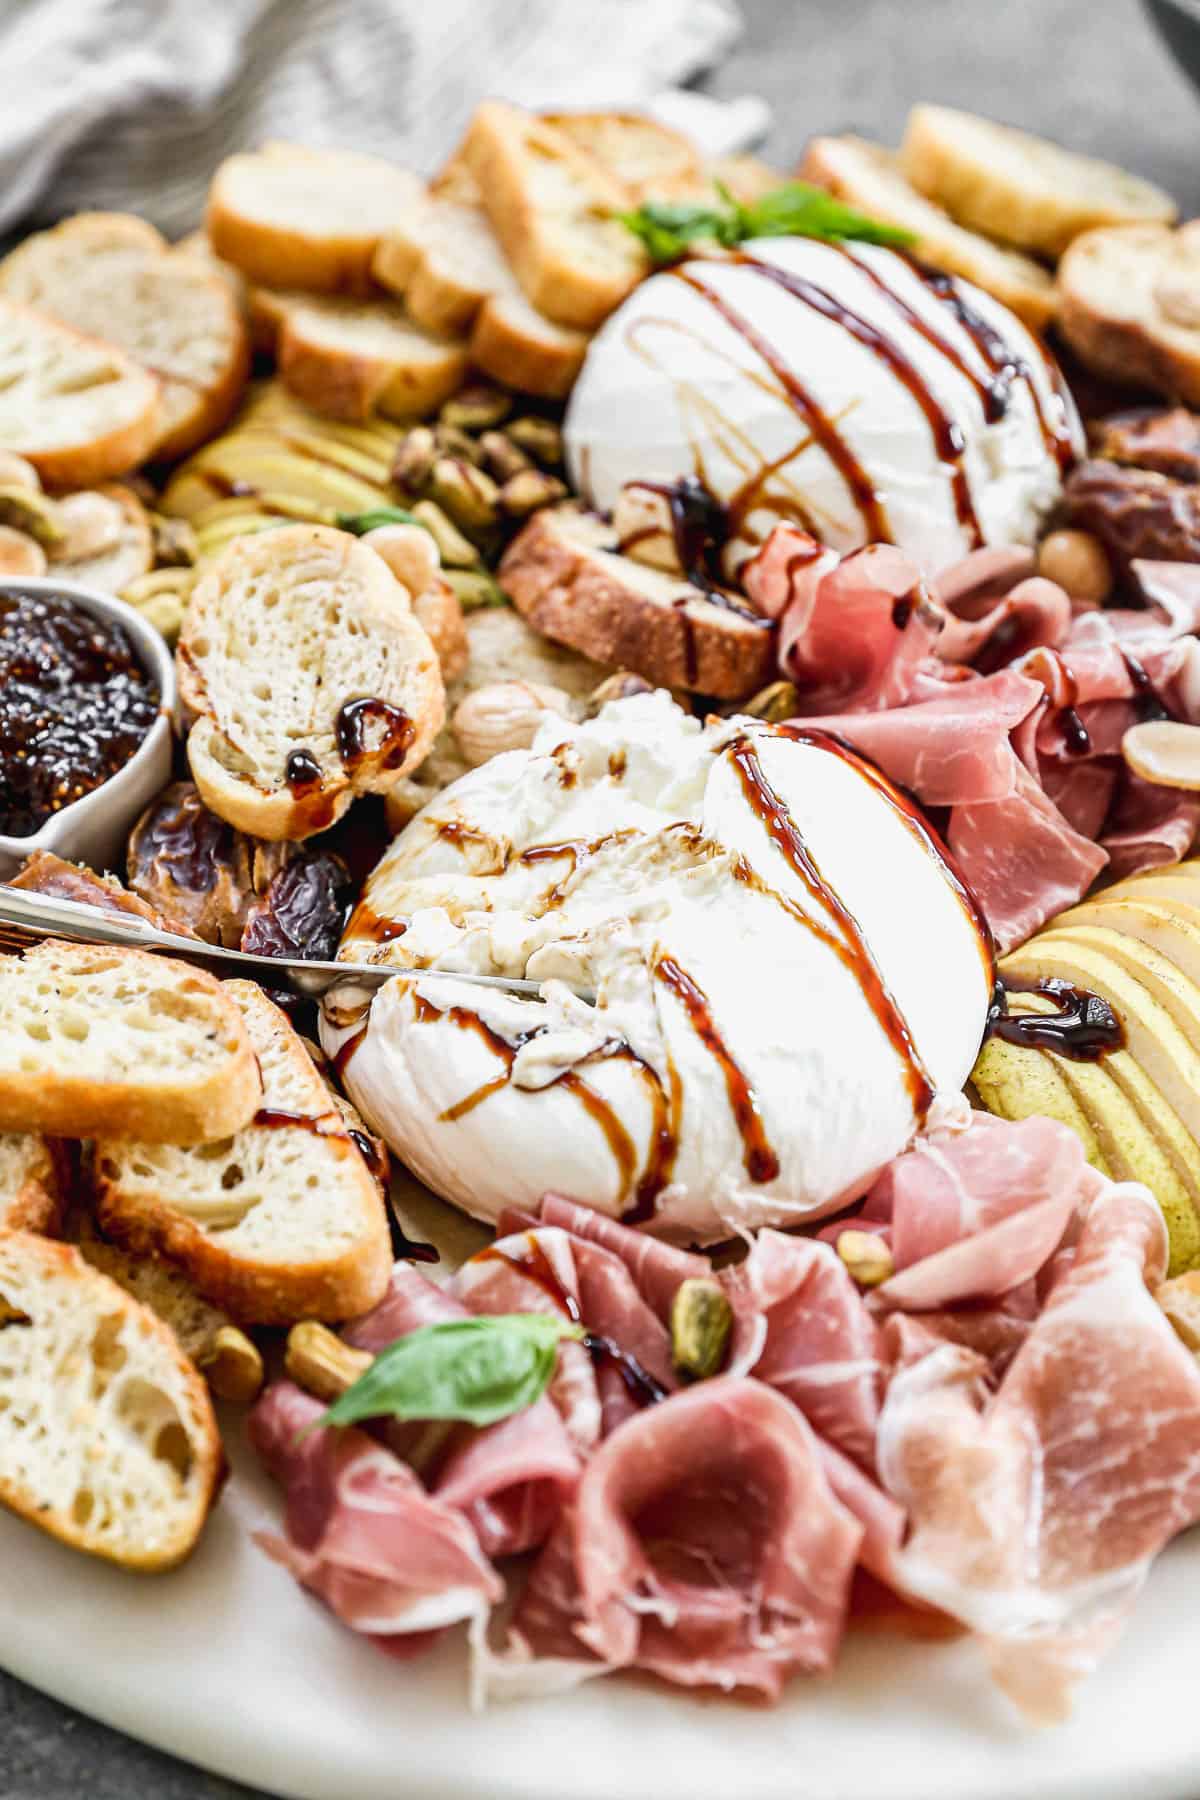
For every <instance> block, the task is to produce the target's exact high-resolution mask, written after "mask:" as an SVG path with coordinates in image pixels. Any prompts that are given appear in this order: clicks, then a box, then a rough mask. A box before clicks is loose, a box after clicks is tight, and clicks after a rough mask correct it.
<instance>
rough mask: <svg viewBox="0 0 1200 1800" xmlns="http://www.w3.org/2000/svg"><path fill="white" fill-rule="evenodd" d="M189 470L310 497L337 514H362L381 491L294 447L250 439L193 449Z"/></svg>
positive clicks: (223, 440)
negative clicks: (275, 445) (335, 508)
mask: <svg viewBox="0 0 1200 1800" xmlns="http://www.w3.org/2000/svg"><path fill="white" fill-rule="evenodd" d="M188 469H189V472H191V473H199V474H205V473H209V474H212V475H214V476H215V477H217V478H218V479H219V480H222V481H234V482H239V483H242V484H244V485H245V486H246V487H248V488H251V489H259V490H261V489H264V488H270V489H271V491H272V492H273V493H279V494H290V495H292V496H293V497H294V498H295V499H297V500H315V501H316V502H317V503H318V504H319V505H322V506H334V507H337V508H338V509H339V510H341V511H343V512H366V511H367V510H368V509H369V508H370V507H373V506H378V505H379V504H380V499H381V490H380V489H379V488H378V487H376V486H374V485H373V484H372V483H371V482H368V481H362V480H360V479H359V477H358V476H356V475H349V474H347V473H346V472H345V470H343V469H331V468H328V467H326V466H325V465H324V464H321V463H315V462H313V461H312V459H311V458H310V457H306V456H297V455H296V454H295V452H294V451H288V450H284V449H282V448H280V449H274V448H272V447H270V445H269V444H267V443H265V442H262V441H258V440H255V439H254V438H241V437H239V436H237V435H235V436H233V437H230V438H218V439H217V441H216V442H215V443H212V444H208V445H206V447H205V448H204V449H203V450H201V451H199V452H197V454H196V455H195V456H193V457H192V459H191V461H190V462H189V464H188Z"/></svg>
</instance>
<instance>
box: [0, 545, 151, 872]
mask: <svg viewBox="0 0 1200 1800" xmlns="http://www.w3.org/2000/svg"><path fill="white" fill-rule="evenodd" d="M0 592H3V593H8V594H27V595H30V596H37V595H39V594H46V595H56V594H57V595H61V596H62V597H63V598H64V599H66V600H72V601H74V603H75V605H76V606H79V607H81V608H82V609H83V611H84V612H89V613H91V614H92V615H93V617H94V618H97V619H102V620H104V622H105V623H106V624H109V625H119V626H120V627H121V628H122V630H123V631H124V632H125V635H126V636H127V637H128V639H129V641H130V643H131V644H132V645H133V649H134V653H135V654H136V656H137V658H138V661H139V662H140V663H141V665H142V667H143V668H144V669H145V670H146V673H147V674H148V675H149V676H150V677H151V679H152V680H153V682H154V684H155V686H156V687H157V688H158V694H159V710H158V717H157V718H156V719H155V721H154V723H153V725H151V727H150V729H149V731H148V732H147V733H146V736H145V737H144V739H143V740H142V742H141V744H140V745H139V746H138V748H137V749H136V750H135V751H134V753H133V755H132V756H131V757H130V759H129V761H128V762H127V763H126V764H125V765H124V766H123V767H122V768H120V769H118V770H117V772H116V774H115V775H110V776H109V778H108V780H107V781H103V782H101V784H100V786H99V787H97V788H93V789H92V792H91V793H90V794H84V796H83V798H82V799H80V800H73V801H72V802H71V804H70V805H69V806H64V807H63V808H62V809H61V811H59V812H56V813H52V814H51V816H50V817H49V818H48V819H47V820H46V822H45V824H44V825H42V826H40V827H39V828H38V830H37V831H35V832H33V833H32V835H31V836H29V837H8V836H5V835H4V833H2V832H0V881H7V880H8V878H9V876H11V875H15V874H16V872H17V870H18V869H19V868H20V866H21V864H22V863H23V862H24V861H25V858H26V857H27V856H32V854H33V852H34V851H35V850H53V851H54V852H55V854H56V855H58V856H64V857H67V858H68V859H69V860H70V861H71V862H82V863H87V864H89V865H90V867H92V868H94V869H107V868H111V867H112V865H113V864H114V863H115V862H117V861H118V860H119V859H120V858H121V857H122V855H123V853H124V846H125V840H126V838H127V837H128V835H129V831H130V829H131V827H132V826H133V824H134V822H135V820H136V819H137V817H138V815H139V813H141V812H143V811H144V810H145V808H146V807H147V806H149V804H150V802H151V800H153V798H154V796H155V794H157V793H158V792H159V790H160V789H161V788H163V787H165V786H166V784H167V782H168V781H169V780H170V779H171V754H172V736H173V726H172V719H173V717H174V714H175V659H174V657H173V656H172V654H171V652H170V650H168V648H167V646H166V644H165V643H164V642H163V639H162V638H161V637H160V635H159V633H158V632H157V631H155V629H154V627H153V626H152V625H148V624H147V623H146V621H145V620H144V619H143V618H141V617H140V615H139V614H138V613H136V612H135V611H134V609H133V608H132V606H126V604H125V602H124V601H123V600H115V599H113V597H112V596H111V595H109V594H99V593H97V592H96V591H95V590H94V589H93V588H87V587H80V586H78V585H77V584H76V583H75V582H71V581H59V580H57V579H56V578H55V577H52V576H45V577H39V578H38V579H36V580H34V579H30V580H27V581H8V580H5V581H3V582H0Z"/></svg>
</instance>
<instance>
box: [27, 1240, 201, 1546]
mask: <svg viewBox="0 0 1200 1800" xmlns="http://www.w3.org/2000/svg"><path fill="white" fill-rule="evenodd" d="M60 1287H63V1288H65V1289H66V1290H67V1291H69V1292H70V1294H71V1298H72V1309H71V1310H72V1311H74V1312H76V1313H78V1314H81V1313H83V1312H84V1309H85V1308H86V1309H90V1313H91V1315H93V1316H94V1317H95V1320H96V1334H97V1338H99V1335H100V1332H101V1330H102V1328H111V1322H113V1321H118V1320H119V1321H120V1322H121V1325H122V1327H126V1328H130V1329H132V1331H133V1332H134V1333H135V1334H136V1338H137V1348H138V1353H139V1366H140V1357H141V1353H142V1352H145V1353H146V1356H147V1363H148V1366H149V1365H151V1359H152V1366H153V1368H154V1369H155V1371H156V1372H158V1373H160V1374H161V1375H162V1377H163V1379H164V1381H165V1382H167V1383H168V1384H169V1387H170V1389H171V1394H170V1398H171V1401H172V1404H173V1406H174V1408H175V1414H176V1417H177V1418H178V1420H179V1423H180V1424H181V1425H182V1426H183V1429H184V1432H185V1435H186V1439H187V1451H188V1459H189V1460H188V1466H187V1471H186V1475H185V1477H184V1481H185V1482H186V1490H187V1492H186V1506H183V1507H182V1508H181V1513H180V1516H179V1518H178V1519H177V1520H176V1521H175V1523H174V1527H173V1529H172V1531H171V1532H170V1533H169V1534H168V1535H167V1536H166V1537H165V1538H164V1540H163V1541H161V1542H160V1543H158V1544H156V1545H155V1547H154V1548H153V1549H147V1548H146V1547H145V1544H144V1542H142V1543H137V1544H135V1543H133V1542H130V1543H128V1544H126V1545H124V1546H118V1545H117V1544H115V1543H113V1542H111V1541H106V1540H105V1538H104V1537H103V1536H102V1535H101V1534H100V1531H99V1530H98V1529H95V1528H89V1525H90V1521H89V1520H87V1519H85V1520H84V1521H83V1522H82V1523H81V1522H80V1520H79V1518H78V1517H77V1516H76V1514H75V1512H74V1510H73V1508H70V1507H65V1506H61V1505H55V1504H54V1503H53V1502H52V1501H50V1500H48V1499H47V1496H46V1494H45V1493H44V1492H42V1491H41V1490H39V1489H38V1488H37V1487H36V1486H34V1485H32V1484H31V1483H30V1482H29V1481H28V1480H22V1478H21V1475H20V1472H19V1470H18V1469H17V1468H16V1467H14V1466H13V1463H14V1461H15V1454H14V1452H15V1449H16V1446H14V1445H11V1444H10V1443H9V1441H8V1438H7V1436H6V1433H5V1430H4V1426H3V1423H2V1422H0V1502H2V1503H3V1504H4V1505H5V1506H7V1507H9V1508H10V1509H11V1510H12V1511H13V1512H15V1513H17V1514H18V1515H19V1516H20V1517H21V1518H23V1519H25V1520H27V1521H28V1522H29V1523H30V1524H32V1525H36V1526H37V1527H38V1528H39V1529H40V1530H42V1531H45V1532H47V1533H48V1534H49V1535H50V1536H51V1537H55V1538H58V1539H59V1540H60V1541H61V1542H62V1543H64V1544H67V1545H69V1546H70V1547H71V1548H72V1549H74V1550H81V1551H84V1552H86V1553H88V1554H90V1555H93V1556H99V1557H101V1558H103V1559H104V1560H105V1561H108V1562H114V1563H116V1564H117V1565H118V1566H119V1567H121V1568H125V1569H131V1570H135V1571H138V1572H140V1573H143V1574H149V1573H153V1572H157V1571H161V1570H166V1569H172V1568H175V1567H177V1566H178V1564H179V1563H181V1562H182V1561H183V1560H184V1558H185V1557H186V1556H187V1555H188V1554H189V1553H190V1552H191V1550H192V1549H193V1548H194V1547H195V1544H196V1541H197V1539H198V1538H199V1536H200V1532H201V1530H202V1528H203V1525H204V1522H205V1520H206V1518H207V1517H208V1513H209V1510H210V1508H211V1507H212V1504H213V1501H214V1500H215V1499H216V1496H217V1492H218V1490H219V1487H220V1483H221V1480H222V1478H223V1475H224V1470H225V1458H224V1453H223V1451H222V1448H221V1438H220V1434H219V1432H218V1430H217V1422H216V1417H215V1415H214V1413H213V1407H212V1400H211V1398H210V1396H209V1393H208V1389H207V1387H206V1386H205V1383H204V1381H203V1379H202V1378H201V1376H200V1374H199V1373H198V1371H197V1370H196V1369H195V1367H194V1366H193V1365H192V1363H190V1362H189V1361H188V1359H187V1357H186V1356H184V1354H183V1352H182V1350H181V1349H180V1347H179V1344H178V1342H177V1341H176V1338H175V1335H174V1333H173V1332H172V1331H171V1328H170V1327H169V1326H168V1325H165V1324H164V1323H163V1321H162V1320H161V1319H159V1318H158V1317H156V1315H155V1314H154V1313H153V1312H152V1311H151V1310H150V1309H149V1307H146V1306H142V1305H141V1304H140V1303H139V1302H138V1301H136V1300H134V1299H132V1298H131V1297H130V1295H129V1294H127V1293H126V1292H125V1291H124V1289H122V1288H120V1287H118V1285H117V1284H116V1282H114V1281H110V1280H109V1278H108V1276H107V1275H103V1274H101V1273H100V1271H99V1270H98V1269H94V1268H91V1267H90V1266H89V1265H88V1264H87V1263H86V1262H85V1261H84V1259H83V1257H82V1256H80V1254H79V1252H78V1251H77V1250H76V1249H75V1248H74V1247H73V1246H71V1245H68V1244H61V1243H56V1242H54V1241H53V1240H51V1239H49V1238H44V1237H38V1236H35V1235H33V1234H32V1233H29V1232H24V1231H0V1291H3V1293H4V1295H5V1297H6V1298H7V1299H8V1301H9V1302H10V1304H12V1305H14V1306H15V1307H17V1308H18V1309H20V1310H22V1311H25V1312H26V1313H28V1314H29V1316H30V1317H31V1318H32V1320H33V1325H32V1327H24V1328H17V1327H14V1330H15V1331H16V1332H17V1336H16V1339H15V1343H16V1344H17V1345H18V1346H21V1345H23V1344H24V1345H28V1346H29V1347H30V1348H32V1346H31V1343H30V1340H31V1339H32V1337H33V1334H34V1333H35V1332H37V1331H38V1329H39V1325H40V1324H41V1320H40V1318H39V1307H38V1301H39V1299H40V1297H41V1294H42V1293H43V1292H44V1291H45V1289H47V1288H52V1289H58V1288H60ZM25 1332H29V1334H30V1336H29V1338H28V1339H27V1338H25ZM93 1354H95V1352H93ZM104 1375H105V1371H104V1370H103V1369H102V1366H101V1365H99V1364H97V1377H96V1379H97V1383H100V1382H102V1381H103V1379H104ZM92 1412H93V1417H95V1414H96V1409H95V1408H93V1409H92ZM59 1429H61V1430H62V1431H63V1432H70V1433H71V1434H72V1436H73V1437H74V1438H75V1439H77V1449H76V1457H77V1460H78V1463H79V1465H80V1472H81V1474H84V1475H85V1476H86V1482H85V1485H86V1486H87V1487H89V1488H91V1487H94V1486H95V1485H96V1484H97V1483H98V1482H99V1480H100V1479H101V1478H102V1477H103V1473H104V1468H103V1462H104V1435H103V1428H102V1427H101V1428H97V1426H96V1425H95V1424H93V1425H92V1426H90V1427H88V1426H87V1425H84V1424H76V1423H75V1422H74V1421H73V1420H72V1421H62V1422H60V1423H59ZM97 1452H99V1454H98V1455H97ZM182 1498H183V1496H182V1495H181V1499H182Z"/></svg>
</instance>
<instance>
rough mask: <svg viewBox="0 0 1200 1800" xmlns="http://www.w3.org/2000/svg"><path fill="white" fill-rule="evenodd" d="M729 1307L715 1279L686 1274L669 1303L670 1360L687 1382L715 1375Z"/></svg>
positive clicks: (725, 1338)
mask: <svg viewBox="0 0 1200 1800" xmlns="http://www.w3.org/2000/svg"><path fill="white" fill-rule="evenodd" d="M732 1329H733V1308H732V1306H730V1304H729V1297H728V1295H727V1294H726V1292H725V1290H724V1288H723V1287H722V1286H721V1284H720V1282H719V1281H716V1280H710V1279H709V1278H708V1277H707V1276H703V1275H697V1276H690V1277H689V1278H688V1280H686V1281H681V1282H680V1284H679V1286H678V1287H677V1288H676V1290H675V1298H674V1300H672V1302H671V1361H672V1362H673V1363H674V1365H675V1367H676V1369H677V1370H678V1371H679V1373H680V1374H681V1375H683V1376H686V1377H687V1378H688V1379H689V1380H691V1381H705V1380H707V1379H708V1377H709V1376H710V1375H715V1374H716V1373H717V1371H718V1370H719V1369H720V1367H721V1364H722V1363H723V1362H724V1360H725V1351H726V1349H727V1348H728V1345H729V1334H730V1332H731V1331H732Z"/></svg>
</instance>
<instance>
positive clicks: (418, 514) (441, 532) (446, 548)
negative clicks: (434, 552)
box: [412, 500, 479, 569]
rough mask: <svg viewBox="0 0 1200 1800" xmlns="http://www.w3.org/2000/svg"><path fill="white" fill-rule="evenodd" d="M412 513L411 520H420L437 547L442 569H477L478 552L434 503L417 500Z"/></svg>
mask: <svg viewBox="0 0 1200 1800" xmlns="http://www.w3.org/2000/svg"><path fill="white" fill-rule="evenodd" d="M412 513H413V518H414V519H419V520H420V522H421V524H422V525H423V526H424V527H425V529H426V531H427V532H428V533H429V535H430V537H431V538H432V539H433V541H434V543H435V544H436V545H437V547H438V555H439V556H440V557H441V559H442V567H443V568H445V569H474V568H477V567H478V565H479V552H478V550H476V548H475V546H474V544H473V543H471V541H470V539H469V538H465V537H464V536H463V534H462V532H461V531H460V530H459V529H458V526H457V525H455V524H453V523H452V522H451V520H450V519H448V518H447V517H446V514H445V513H444V512H443V511H442V509H441V507H440V506H438V505H437V504H436V502H434V501H433V500H418V501H417V504H416V505H415V506H414V507H413V509H412Z"/></svg>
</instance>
